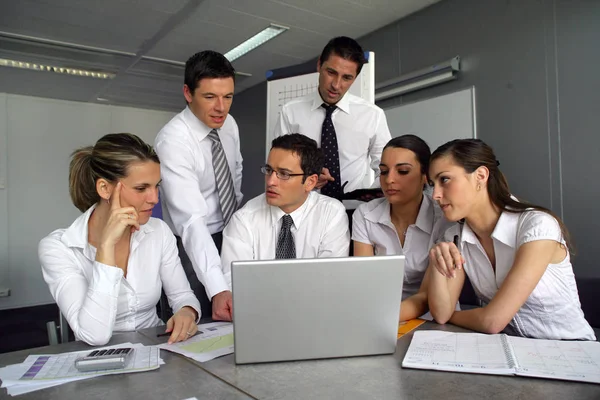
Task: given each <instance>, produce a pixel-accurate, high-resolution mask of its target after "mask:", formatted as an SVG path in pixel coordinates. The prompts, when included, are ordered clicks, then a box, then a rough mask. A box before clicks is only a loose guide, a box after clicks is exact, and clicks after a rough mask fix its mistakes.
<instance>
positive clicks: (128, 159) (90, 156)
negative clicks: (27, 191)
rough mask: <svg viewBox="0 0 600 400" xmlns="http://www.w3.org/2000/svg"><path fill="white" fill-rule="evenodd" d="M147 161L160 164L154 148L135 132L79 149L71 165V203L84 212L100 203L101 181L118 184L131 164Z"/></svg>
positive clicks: (115, 136)
mask: <svg viewBox="0 0 600 400" xmlns="http://www.w3.org/2000/svg"><path fill="white" fill-rule="evenodd" d="M144 161H154V162H155V163H160V161H159V159H158V156H157V155H156V152H155V151H154V149H153V148H152V146H150V145H149V144H147V143H145V142H144V141H143V140H142V139H140V138H139V137H137V136H136V135H133V134H131V133H110V134H108V135H105V136H103V137H101V138H100V140H98V141H97V142H96V144H95V145H94V146H87V147H82V148H80V149H77V150H75V151H74V152H73V153H72V154H71V163H70V165H69V194H70V195H71V201H72V202H73V204H74V205H75V207H77V208H78V209H79V210H80V211H81V212H84V211H85V210H87V209H88V208H90V207H91V206H93V205H94V204H96V203H97V202H99V201H100V195H99V194H98V191H97V190H96V182H97V181H98V179H106V180H107V181H109V182H116V181H117V180H118V179H120V178H124V177H126V176H127V174H128V171H127V169H128V168H129V165H130V164H132V163H135V162H144Z"/></svg>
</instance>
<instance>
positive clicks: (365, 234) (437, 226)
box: [352, 192, 454, 300]
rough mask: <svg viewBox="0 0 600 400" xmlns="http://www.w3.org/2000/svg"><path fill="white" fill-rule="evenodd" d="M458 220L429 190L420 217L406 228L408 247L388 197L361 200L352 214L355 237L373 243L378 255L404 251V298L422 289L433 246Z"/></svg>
mask: <svg viewBox="0 0 600 400" xmlns="http://www.w3.org/2000/svg"><path fill="white" fill-rule="evenodd" d="M453 224H454V223H453V222H449V221H448V220H446V218H445V217H444V215H443V213H442V211H441V209H440V208H439V206H438V205H437V203H435V202H434V201H433V200H432V199H431V195H430V194H429V193H427V192H425V193H423V201H422V202H421V208H420V209H419V214H418V215H417V220H416V222H415V223H414V224H413V225H410V226H409V227H408V229H407V230H406V238H405V240H404V247H403V246H402V245H401V244H400V238H399V237H398V233H397V232H396V227H394V224H393V223H392V220H391V215H390V203H389V202H388V201H387V199H386V198H381V199H376V200H371V201H370V202H368V203H365V204H361V205H360V206H359V207H358V208H357V209H356V211H355V212H354V215H353V217H352V240H355V241H357V242H360V243H365V244H369V245H372V246H373V248H374V252H375V255H395V254H397V255H404V256H405V257H406V264H405V267H404V286H403V289H402V300H404V299H406V298H407V297H410V296H412V295H414V294H416V293H417V292H418V291H419V287H420V286H421V282H422V281H423V276H424V275H425V271H426V270H427V266H428V265H429V250H430V249H431V248H432V247H433V245H434V244H435V243H436V241H437V240H438V239H440V238H441V237H442V235H443V233H444V231H446V230H447V229H448V228H449V227H451V226H452V225H453Z"/></svg>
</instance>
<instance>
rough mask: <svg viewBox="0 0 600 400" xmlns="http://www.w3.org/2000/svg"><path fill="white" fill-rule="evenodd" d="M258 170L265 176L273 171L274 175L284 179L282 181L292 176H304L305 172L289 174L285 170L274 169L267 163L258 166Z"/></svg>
mask: <svg viewBox="0 0 600 400" xmlns="http://www.w3.org/2000/svg"><path fill="white" fill-rule="evenodd" d="M260 172H262V173H263V174H265V175H267V176H271V174H273V172H275V175H277V178H279V179H281V180H284V181H287V180H288V179H290V178H291V177H292V176H304V175H305V174H290V173H289V172H287V171H276V170H274V169H273V168H271V167H269V166H268V165H265V166H264V167H260Z"/></svg>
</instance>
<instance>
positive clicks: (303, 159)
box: [221, 133, 350, 284]
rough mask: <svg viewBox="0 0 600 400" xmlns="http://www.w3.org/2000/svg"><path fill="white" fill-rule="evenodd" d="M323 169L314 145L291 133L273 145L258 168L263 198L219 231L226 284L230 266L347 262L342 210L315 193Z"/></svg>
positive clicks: (345, 221)
mask: <svg viewBox="0 0 600 400" xmlns="http://www.w3.org/2000/svg"><path fill="white" fill-rule="evenodd" d="M322 168H323V153H322V152H321V150H320V149H319V148H318V147H317V142H315V141H314V140H313V139H310V138H308V137H306V136H304V135H301V134H298V133H293V134H288V135H283V136H280V137H278V138H276V139H275V140H273V142H272V145H271V151H270V152H269V157H268V160H267V164H266V165H265V166H264V167H262V168H261V172H262V173H263V174H264V175H265V193H264V194H261V195H260V196H258V197H255V198H254V199H252V200H250V201H248V203H247V204H246V205H245V206H244V207H243V208H241V209H240V210H238V211H237V212H236V213H235V214H233V217H232V218H231V221H230V222H229V224H228V225H227V227H226V228H225V230H224V231H223V248H222V251H221V261H222V264H221V265H222V268H223V273H224V275H225V277H226V279H228V280H229V283H230V284H231V262H232V261H237V260H270V259H278V258H321V257H347V256H348V248H349V244H350V233H349V231H348V217H347V215H346V211H345V209H344V206H343V205H342V203H341V202H339V201H338V200H335V199H333V198H331V197H328V196H324V195H322V194H319V193H317V192H315V191H313V189H314V188H315V185H316V184H317V182H318V180H319V173H320V172H321V169H322Z"/></svg>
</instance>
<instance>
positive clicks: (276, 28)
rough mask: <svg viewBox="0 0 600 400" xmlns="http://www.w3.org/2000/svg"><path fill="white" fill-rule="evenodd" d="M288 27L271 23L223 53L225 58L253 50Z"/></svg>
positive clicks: (238, 55) (236, 56)
mask: <svg viewBox="0 0 600 400" xmlns="http://www.w3.org/2000/svg"><path fill="white" fill-rule="evenodd" d="M288 29H290V28H288V27H287V26H281V25H276V24H271V25H270V26H269V27H268V28H266V29H264V30H263V31H261V32H259V33H257V34H256V35H254V36H252V37H251V38H250V39H248V40H246V41H245V42H244V43H242V44H240V45H239V46H237V47H235V48H233V49H231V50H229V51H228V52H227V53H225V58H227V59H228V60H229V61H233V60H236V59H238V58H240V57H241V56H243V55H244V54H246V53H247V52H249V51H251V50H254V49H255V48H257V47H258V46H260V45H262V44H264V43H266V42H268V41H269V40H271V39H273V38H274V37H275V36H277V35H279V34H281V33H283V32H285V31H287V30H288Z"/></svg>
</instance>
